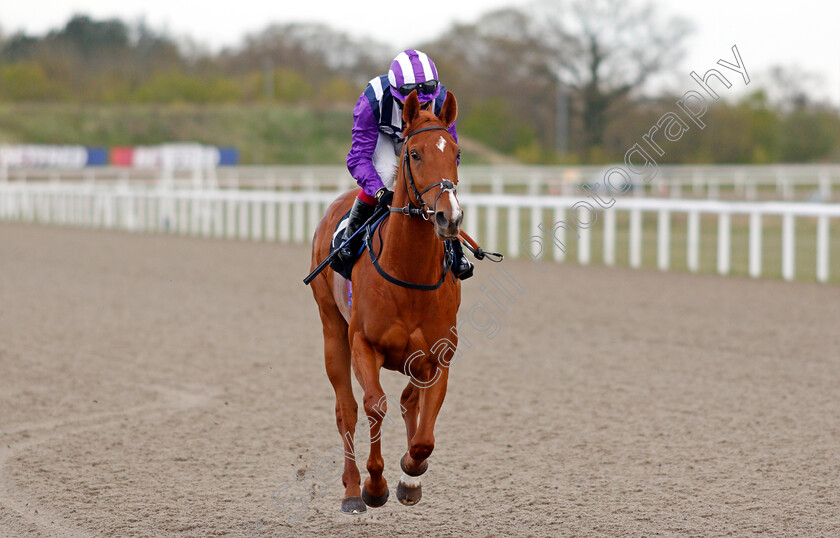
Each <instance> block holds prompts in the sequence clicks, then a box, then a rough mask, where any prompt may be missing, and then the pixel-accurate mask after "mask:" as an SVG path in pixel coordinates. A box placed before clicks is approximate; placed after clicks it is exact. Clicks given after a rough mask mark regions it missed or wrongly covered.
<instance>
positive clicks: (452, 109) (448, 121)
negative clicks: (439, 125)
mask: <svg viewBox="0 0 840 538" xmlns="http://www.w3.org/2000/svg"><path fill="white" fill-rule="evenodd" d="M456 117H458V101H456V100H455V94H454V93H452V92H446V100H445V101H444V102H443V106H442V107H441V109H440V114H438V118H440V121H442V122H443V124H444V125H446V127H450V126H451V125H452V124H453V123H455V118H456Z"/></svg>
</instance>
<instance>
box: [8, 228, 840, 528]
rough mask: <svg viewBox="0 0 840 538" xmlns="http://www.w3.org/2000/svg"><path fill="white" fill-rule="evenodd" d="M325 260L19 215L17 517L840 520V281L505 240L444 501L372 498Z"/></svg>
mask: <svg viewBox="0 0 840 538" xmlns="http://www.w3.org/2000/svg"><path fill="white" fill-rule="evenodd" d="M308 259H309V254H308V247H289V246H279V245H269V244H256V243H241V242H223V241H213V240H204V239H192V238H183V237H164V236H138V235H129V234H122V233H106V232H95V231H79V230H62V229H56V228H52V229H50V228H38V227H24V226H9V225H3V226H0V536H26V535H40V536H102V535H118V536H168V535H183V536H216V535H231V536H247V535H250V536H274V535H277V536H293V535H294V536H311V535H335V536H350V535H360V536H391V535H406V536H409V535H410V536H418V535H425V536H463V535H478V536H509V535H534V536H556V535H574V536H588V535H596V536H616V535H633V536H639V535H675V534H676V535H690V536H718V535H737V536H744V535H751V534H760V533H762V534H768V535H788V536H790V535H809V536H820V535H821V536H830V535H834V536H836V535H838V534H840V482H838V480H840V460H839V459H838V452H840V424H838V420H840V419H838V417H840V389H838V387H839V386H840V383H838V382H840V331H838V320H840V288H838V287H826V286H820V285H816V284H814V285H809V284H786V283H782V282H775V281H750V280H746V279H741V278H717V277H711V276H690V275H685V274H677V273H673V274H660V273H657V272H654V271H630V270H623V269H614V270H610V269H604V268H598V267H593V268H580V267H575V266H556V265H551V266H548V267H547V270H546V271H545V272H542V271H541V270H540V268H539V267H537V266H535V265H533V264H531V263H529V262H527V261H522V262H505V265H504V267H506V268H507V271H508V272H509V273H508V276H505V275H503V274H501V273H498V272H497V271H496V267H495V266H490V265H487V264H481V265H480V267H479V274H478V276H477V277H476V278H474V279H473V280H471V281H468V282H467V283H466V284H465V286H464V291H465V293H464V303H463V309H462V310H463V311H464V312H465V314H467V313H469V312H472V314H471V316H470V315H467V316H465V320H467V319H471V320H472V324H470V323H468V322H466V321H465V322H464V323H462V328H461V333H462V336H463V337H464V338H465V339H467V340H469V343H470V348H469V349H468V350H466V352H465V353H464V355H463V357H462V358H461V359H460V360H459V361H458V362H457V363H456V364H455V365H454V366H453V369H452V377H451V382H450V387H449V394H448V397H447V400H446V403H445V404H444V407H443V411H442V414H441V417H440V419H439V421H438V426H437V430H436V438H437V448H436V449H435V452H434V454H433V456H432V458H431V460H430V462H431V464H430V469H429V472H428V473H427V474H426V475H424V477H423V483H424V492H423V493H424V497H423V500H422V502H421V503H420V504H419V505H417V506H415V507H404V506H402V505H400V504H398V503H397V502H396V500H395V498H394V495H393V491H392V496H391V501H389V503H388V504H387V505H386V506H385V507H383V508H380V509H376V510H370V511H369V512H368V514H366V515H364V516H359V517H356V518H353V517H349V516H343V515H341V514H340V513H339V511H338V505H339V498H340V496H341V494H342V488H341V486H340V483H339V481H338V480H332V479H325V478H324V476H325V475H329V474H334V472H332V471H330V472H326V473H324V472H320V473H315V472H314V469H315V468H316V467H319V468H321V469H323V468H324V466H323V463H324V462H331V461H332V458H333V455H334V454H335V451H336V449H337V447H339V446H340V438H339V436H338V433H337V431H336V429H335V423H334V416H333V405H334V399H333V393H332V389H331V387H330V385H329V383H328V381H327V378H326V375H325V373H324V371H323V364H322V360H323V358H322V355H321V336H320V331H321V329H320V324H319V321H318V317H317V312H316V308H315V304H314V301H313V300H312V297H311V293H310V291H309V290H308V289H307V288H306V287H305V286H304V285H303V284H302V283H301V278H302V277H303V276H304V275H305V274H306V272H307V269H308V265H309V261H308ZM511 279H515V280H511ZM505 283H506V284H505ZM503 310H504V311H503ZM383 375H384V378H385V379H384V381H385V382H384V386H385V389H386V391H387V392H388V393H389V394H395V395H397V394H399V391H400V389H401V388H402V386H403V385H404V383H405V381H404V379H405V378H403V377H401V376H399V375H398V374H394V373H391V372H386V373H384V374H383ZM383 447H384V454H385V458H386V460H385V461H386V478H387V479H388V480H389V485H390V487H391V489H392V490H393V488H394V486H396V482H397V479H398V477H399V474H400V473H399V465H398V458H399V455H400V454H402V453H403V451H404V450H405V439H404V430H403V428H402V423H401V421H395V422H393V423H392V424H388V425H386V427H385V430H384V445H383Z"/></svg>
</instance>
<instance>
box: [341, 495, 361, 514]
mask: <svg viewBox="0 0 840 538" xmlns="http://www.w3.org/2000/svg"><path fill="white" fill-rule="evenodd" d="M365 512H367V506H365V501H363V500H362V498H361V497H344V498H343V499H341V513H342V514H348V515H354V514H364V513H365Z"/></svg>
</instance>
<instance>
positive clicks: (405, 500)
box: [397, 480, 423, 506]
mask: <svg viewBox="0 0 840 538" xmlns="http://www.w3.org/2000/svg"><path fill="white" fill-rule="evenodd" d="M422 496H423V487H422V486H421V485H420V484H419V480H418V484H417V485H416V486H409V485H407V484H405V483H403V481H402V480H400V483H399V484H397V500H398V501H400V503H402V504H404V505H406V506H414V505H415V504H417V503H419V502H420V498H421V497H422Z"/></svg>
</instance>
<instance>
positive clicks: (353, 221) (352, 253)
mask: <svg viewBox="0 0 840 538" xmlns="http://www.w3.org/2000/svg"><path fill="white" fill-rule="evenodd" d="M374 209H376V206H375V205H370V204H366V203H365V202H363V201H361V200H359V199H358V198H356V201H355V202H354V203H353V209H351V210H350V218H349V219H347V228H345V229H344V239H342V240H341V242H342V243H343V242H344V241H347V239H348V238H349V237H350V236H351V235H353V234H354V233H355V232H356V230H358V229H359V228H361V227H362V224H364V223H365V222H367V220H368V219H369V218H370V217H371V216H372V215H373V210H374ZM363 239H364V233H360V234H358V235H357V236H356V237H354V238H353V240H352V241H350V243H348V244H347V245H346V246H345V247H344V248H342V249H339V251H338V256H339V258H341V260H342V261H344V262H349V261H351V260H353V259H354V258H355V257H356V254H357V253H358V252H359V248H360V247H361V246H362V240H363Z"/></svg>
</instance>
